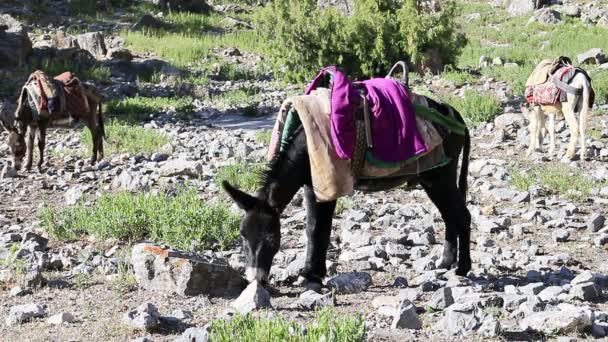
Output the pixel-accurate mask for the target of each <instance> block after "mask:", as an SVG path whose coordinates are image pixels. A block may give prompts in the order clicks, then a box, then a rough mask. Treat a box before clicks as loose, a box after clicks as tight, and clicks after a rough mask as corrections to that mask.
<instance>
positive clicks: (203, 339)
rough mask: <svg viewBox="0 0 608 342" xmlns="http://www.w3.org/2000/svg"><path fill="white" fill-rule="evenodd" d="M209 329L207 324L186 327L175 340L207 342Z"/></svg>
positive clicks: (177, 341) (178, 341)
mask: <svg viewBox="0 0 608 342" xmlns="http://www.w3.org/2000/svg"><path fill="white" fill-rule="evenodd" d="M210 330H211V327H210V326H209V325H206V326H204V327H202V328H188V329H186V331H184V332H183V333H182V335H181V336H180V337H179V338H178V339H177V340H176V341H175V342H207V341H209V331H210Z"/></svg>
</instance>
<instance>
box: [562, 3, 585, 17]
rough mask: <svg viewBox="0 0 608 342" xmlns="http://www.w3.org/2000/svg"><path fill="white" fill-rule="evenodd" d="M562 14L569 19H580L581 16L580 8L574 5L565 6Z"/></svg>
mask: <svg viewBox="0 0 608 342" xmlns="http://www.w3.org/2000/svg"><path fill="white" fill-rule="evenodd" d="M562 13H563V14H564V15H567V16H569V17H580V16H581V8H580V7H579V6H576V5H567V6H564V7H563V9H562Z"/></svg>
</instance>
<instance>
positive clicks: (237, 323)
mask: <svg viewBox="0 0 608 342" xmlns="http://www.w3.org/2000/svg"><path fill="white" fill-rule="evenodd" d="M209 337H210V339H211V340H212V341H217V342H232V341H240V342H254V341H285V342H318V341H333V342H357V341H364V340H365V323H364V322H363V319H362V318H361V316H356V317H349V316H345V315H341V314H338V313H337V312H335V310H331V309H323V310H320V311H317V312H316V313H315V317H314V320H313V322H311V323H310V324H307V325H305V326H304V325H302V324H299V323H294V322H288V321H286V320H285V319H283V318H281V317H277V318H274V319H269V318H258V319H256V318H253V317H251V316H250V315H247V316H236V317H234V318H232V319H231V320H230V321H226V320H216V321H214V322H213V323H212V324H211V333H210V336H209Z"/></svg>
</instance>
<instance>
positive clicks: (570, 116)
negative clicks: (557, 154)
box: [562, 102, 579, 160]
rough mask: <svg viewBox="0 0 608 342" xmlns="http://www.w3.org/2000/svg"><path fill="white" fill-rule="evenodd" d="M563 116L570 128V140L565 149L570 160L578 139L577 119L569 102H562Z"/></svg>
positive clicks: (573, 154)
mask: <svg viewBox="0 0 608 342" xmlns="http://www.w3.org/2000/svg"><path fill="white" fill-rule="evenodd" d="M562 110H563V112H564V118H565V119H566V123H568V128H569V129H570V142H569V143H568V150H566V157H567V158H568V159H570V160H572V159H574V156H575V155H576V142H577V141H578V128H579V126H578V121H577V120H576V115H575V113H574V108H573V105H572V104H571V103H569V102H566V103H564V106H563V109H562Z"/></svg>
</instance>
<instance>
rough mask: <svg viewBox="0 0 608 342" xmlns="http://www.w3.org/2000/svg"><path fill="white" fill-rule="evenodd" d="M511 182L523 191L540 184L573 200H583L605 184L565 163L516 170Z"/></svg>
mask: <svg viewBox="0 0 608 342" xmlns="http://www.w3.org/2000/svg"><path fill="white" fill-rule="evenodd" d="M511 184H513V186H515V188H516V189H518V190H521V191H527V190H528V189H529V188H530V186H532V185H535V184H538V185H539V186H541V187H542V188H543V189H544V190H546V191H548V192H550V193H555V194H559V195H562V196H564V197H566V198H567V199H569V200H571V201H583V200H585V199H586V198H587V197H589V195H591V191H592V190H593V188H594V187H601V186H603V185H601V184H597V183H595V182H593V181H592V180H590V179H588V178H587V177H586V176H585V175H584V174H583V173H582V172H581V171H579V170H577V169H573V168H570V167H568V166H564V165H550V166H548V167H543V168H540V167H534V168H532V169H530V170H528V171H525V172H521V171H519V170H515V171H513V172H512V174H511Z"/></svg>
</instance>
